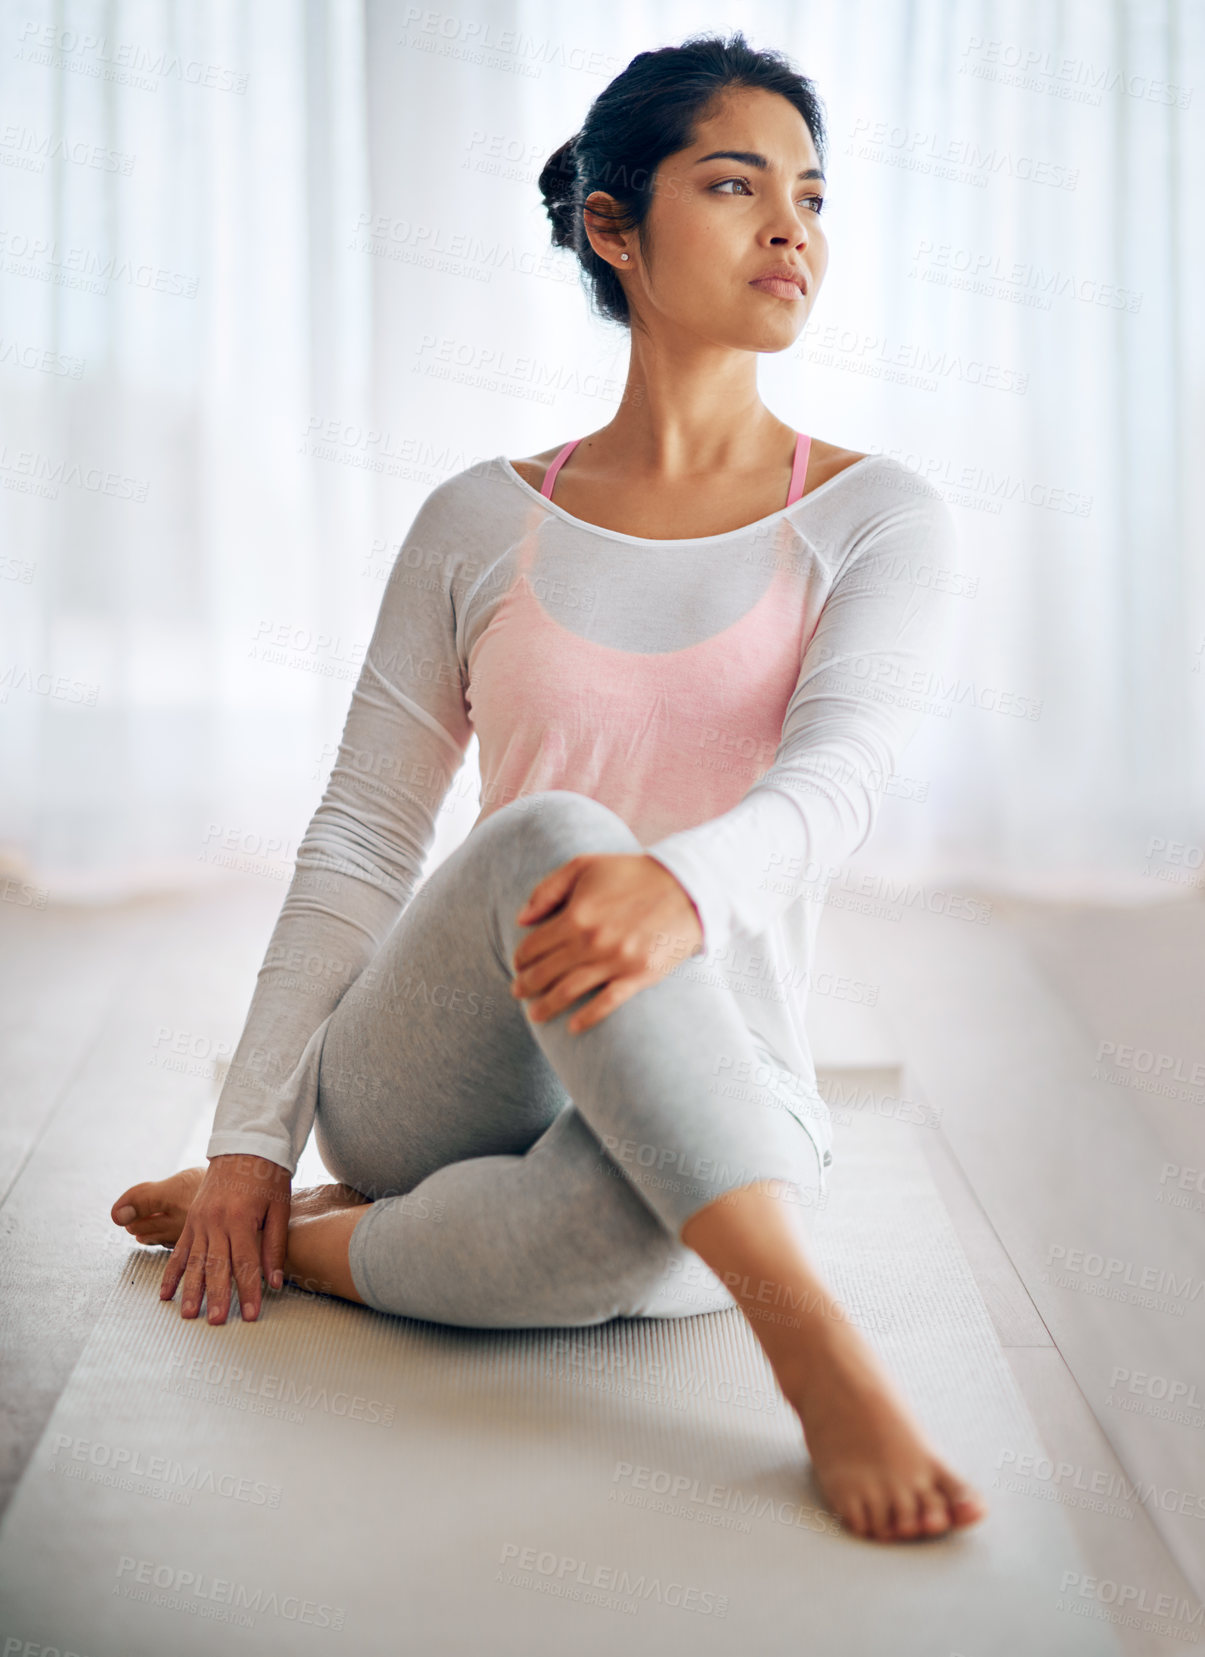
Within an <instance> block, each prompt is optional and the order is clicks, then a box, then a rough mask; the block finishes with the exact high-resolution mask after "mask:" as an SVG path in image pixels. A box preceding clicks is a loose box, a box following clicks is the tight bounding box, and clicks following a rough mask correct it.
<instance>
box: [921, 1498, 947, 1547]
mask: <svg viewBox="0 0 1205 1657" xmlns="http://www.w3.org/2000/svg"><path fill="white" fill-rule="evenodd" d="M920 1525H921V1532H922V1534H923V1535H925V1536H940V1535H941V1534H942V1532H943V1531H947V1530H949V1528H950V1513H949V1509H948V1508H947V1506H946V1499H945V1497H944V1496H943V1495H942V1493H941V1491H940V1490H926V1491H924V1492H923V1493H922V1495H921V1505H920Z"/></svg>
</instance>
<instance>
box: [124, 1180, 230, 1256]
mask: <svg viewBox="0 0 1205 1657" xmlns="http://www.w3.org/2000/svg"><path fill="white" fill-rule="evenodd" d="M205 1172H206V1170H205V1169H204V1168H181V1169H180V1172H179V1173H178V1174H170V1175H169V1176H168V1178H167V1179H150V1180H144V1181H143V1183H142V1184H141V1185H131V1186H130V1188H129V1189H128V1190H127V1191H123V1192H122V1193H121V1195H120V1197H118V1199H117V1201H116V1202H115V1203H114V1204H113V1207H112V1208H111V1209H110V1210H109V1213H110V1215H111V1217H112V1220H113V1224H114V1225H119V1226H124V1227H125V1229H126V1230H127V1231H128V1232H129V1234H130V1236H131V1237H136V1238H137V1239H138V1241H139V1242H140V1243H148V1244H155V1243H162V1244H163V1245H165V1246H166V1247H167V1248H174V1247H175V1245H176V1243H177V1241H178V1240H179V1237H180V1233H181V1232H182V1231H183V1230H184V1219H185V1216H186V1215H187V1213H188V1211H189V1209H190V1208H191V1207H192V1200H193V1198H194V1197H195V1196H196V1194H197V1191H198V1189H199V1187H200V1184H201V1181H202V1180H203V1179H204V1178H205Z"/></svg>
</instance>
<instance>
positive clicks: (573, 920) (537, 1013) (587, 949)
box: [511, 852, 703, 1035]
mask: <svg viewBox="0 0 1205 1657" xmlns="http://www.w3.org/2000/svg"><path fill="white" fill-rule="evenodd" d="M515 919H516V920H517V921H518V922H519V924H520V926H530V927H531V928H532V931H531V932H529V933H528V935H527V937H526V938H524V939H523V941H522V943H521V944H520V945H519V947H518V949H516V951H515V955H514V968H515V973H516V977H515V978H514V980H513V982H512V984H511V994H512V995H515V996H517V997H518V998H519V999H520V1000H524V1001H528V1000H530V1003H531V1004H530V1006H529V1008H528V1012H529V1013H530V1015H531V1017H532V1019H533V1020H534V1021H535V1022H536V1023H543V1021H544V1020H545V1019H549V1018H555V1017H556V1016H557V1014H558V1013H560V1012H563V1011H564V1009H565V1008H566V1007H568V1006H571V1005H572V1004H573V1002H575V1001H577V1000H579V999H580V998H581V997H582V996H583V995H586V994H587V993H588V992H589V991H590V990H593V989H595V988H596V987H598V986H601V988H599V993H598V994H597V995H596V996H594V997H593V999H592V1000H591V1001H590V1002H589V1003H588V1004H587V1005H586V1006H585V1007H583V1008H582V1009H581V1010H580V1011H579V1012H577V1013H575V1014H574V1015H573V1017H572V1018H571V1019H570V1021H569V1026H568V1028H569V1030H570V1031H571V1032H572V1033H573V1034H574V1035H577V1034H578V1032H579V1031H581V1030H588V1029H590V1027H591V1026H592V1025H595V1024H599V1023H601V1022H602V1020H603V1019H604V1018H606V1017H607V1015H608V1014H609V1013H613V1012H614V1011H615V1009H616V1007H620V1006H622V1005H623V1003H624V1002H625V1001H628V1000H630V999H631V997H632V996H634V995H636V994H637V993H638V992H639V991H640V990H643V989H647V988H648V986H649V985H650V984H655V983H657V982H658V980H659V979H661V978H665V977H667V976H668V975H669V974H670V973H671V972H672V971H673V970H674V968H675V967H676V966H678V965H679V964H680V963H681V962H682V961H684V960H685V959H686V958H687V956H689V955H693V954H694V953H695V951H696V950H697V948H698V946H699V944H700V943H701V942H702V941H703V927H702V924H701V922H700V920H699V917H698V914H697V913H696V911H695V906H694V904H693V903H692V902H691V900H690V898H689V897H687V895H686V891H685V888H684V887H683V886H682V884H681V883H680V882H679V880H678V878H677V876H676V875H672V874H671V873H670V872H669V870H668V869H667V868H666V867H665V865H664V864H663V863H658V862H657V860H656V858H655V857H650V856H648V855H647V853H644V852H635V853H627V852H591V853H586V854H584V855H583V856H581V857H573V858H570V860H569V862H568V863H563V864H562V865H561V867H560V868H559V869H554V870H553V871H552V873H551V874H550V875H545V877H544V879H543V880H541V881H540V882H539V884H538V885H537V886H536V887H535V888H534V889H533V891H532V893H531V896H530V897H529V898H528V900H527V902H526V904H525V905H524V906H523V908H522V909H520V911H519V913H518V915H517V916H516V917H515Z"/></svg>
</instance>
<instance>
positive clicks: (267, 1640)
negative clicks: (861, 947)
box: [0, 1111, 1118, 1657]
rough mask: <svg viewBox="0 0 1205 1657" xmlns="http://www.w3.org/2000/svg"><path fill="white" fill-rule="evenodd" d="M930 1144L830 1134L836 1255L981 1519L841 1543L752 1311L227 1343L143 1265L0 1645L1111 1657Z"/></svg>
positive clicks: (98, 1652)
mask: <svg viewBox="0 0 1205 1657" xmlns="http://www.w3.org/2000/svg"><path fill="white" fill-rule="evenodd" d="M927 1131H932V1130H931V1129H927V1128H923V1127H911V1128H909V1127H904V1126H903V1125H902V1124H901V1123H899V1122H898V1121H894V1122H892V1121H885V1120H880V1119H878V1118H877V1117H876V1116H874V1115H873V1114H870V1113H861V1112H858V1111H851V1112H849V1113H848V1117H847V1118H846V1119H842V1117H840V1116H839V1117H838V1121H837V1129H836V1154H837V1159H838V1160H837V1161H836V1163H835V1164H834V1169H833V1175H834V1179H833V1191H832V1194H831V1196H830V1199H829V1202H828V1205H827V1207H826V1209H825V1210H824V1212H823V1213H822V1215H821V1217H820V1224H819V1235H818V1243H817V1247H818V1251H819V1253H820V1256H821V1264H822V1266H823V1268H824V1270H825V1271H826V1273H827V1275H828V1278H829V1280H830V1281H831V1282H832V1284H833V1286H834V1287H835V1289H836V1291H837V1293H838V1294H839V1295H840V1296H841V1297H842V1299H843V1300H844V1302H845V1304H846V1305H848V1306H849V1307H850V1308H851V1309H853V1311H854V1314H855V1316H856V1319H857V1321H858V1322H859V1323H860V1324H861V1325H862V1327H863V1328H864V1329H865V1330H866V1332H867V1334H868V1336H869V1338H870V1339H871V1340H872V1342H873V1343H874V1344H875V1345H876V1346H877V1348H878V1349H879V1350H880V1351H881V1353H882V1354H883V1355H884V1357H885V1359H886V1360H887V1362H888V1363H889V1364H890V1366H891V1368H892V1370H893V1372H894V1373H895V1374H896V1375H897V1376H898V1378H899V1380H900V1381H901V1383H902V1385H903V1387H904V1388H905V1391H906V1393H907V1395H908V1396H909V1397H910V1398H911V1399H912V1400H913V1402H914V1404H915V1407H916V1409H917V1411H918V1413H919V1415H920V1417H921V1419H922V1420H923V1421H924V1423H925V1425H926V1427H927V1428H928V1430H929V1431H930V1432H931V1434H932V1435H933V1437H934V1438H935V1440H936V1442H937V1444H938V1446H939V1447H940V1449H941V1450H942V1451H943V1453H944V1454H945V1455H946V1456H947V1457H948V1458H949V1459H950V1460H951V1461H952V1463H953V1464H954V1465H955V1466H956V1467H957V1468H959V1469H961V1470H962V1471H963V1472H964V1473H966V1474H967V1475H968V1476H969V1477H970V1478H971V1479H972V1480H973V1481H974V1482H975V1483H977V1484H978V1486H979V1487H980V1488H981V1489H982V1490H983V1491H984V1493H985V1495H986V1496H987V1498H988V1500H989V1502H990V1504H991V1513H990V1515H989V1517H988V1518H987V1520H986V1521H984V1522H983V1523H982V1524H981V1525H979V1526H977V1527H974V1528H973V1529H971V1530H969V1531H965V1532H961V1533H958V1534H955V1535H952V1536H949V1537H946V1538H943V1539H940V1540H937V1541H930V1542H923V1543H917V1544H903V1545H901V1544H874V1543H867V1542H862V1541H859V1540H858V1539H856V1538H854V1537H851V1536H849V1535H848V1534H846V1533H844V1532H842V1531H841V1530H840V1529H839V1527H838V1525H837V1522H836V1521H835V1519H833V1518H832V1517H831V1516H829V1515H827V1514H826V1513H825V1512H824V1511H823V1507H822V1503H821V1497H820V1493H819V1491H818V1488H817V1487H816V1485H815V1483H814V1482H813V1480H812V1479H811V1477H810V1470H809V1468H808V1464H807V1459H806V1451H805V1449H804V1445H803V1437H802V1432H801V1429H800V1427H799V1424H798V1421H797V1419H796V1417H795V1416H794V1414H793V1413H792V1412H791V1411H790V1410H789V1408H788V1407H787V1406H786V1405H785V1403H783V1402H782V1400H781V1399H780V1397H779V1395H778V1393H777V1390H776V1388H775V1386H774V1383H773V1378H772V1376H771V1374H770V1371H769V1369H768V1367H767V1365H766V1363H765V1361H764V1359H763V1358H762V1355H761V1350H760V1348H759V1347H758V1346H757V1344H756V1342H755V1340H754V1338H753V1336H752V1334H751V1332H750V1331H749V1329H748V1326H747V1325H746V1323H745V1321H744V1319H743V1317H742V1315H741V1314H740V1313H739V1312H737V1311H735V1310H733V1311H726V1312H718V1313H712V1314H710V1315H706V1316H702V1317H695V1318H685V1319H665V1320H650V1321H645V1320H631V1321H617V1322H614V1323H612V1324H610V1325H606V1326H604V1327H602V1328H598V1329H592V1330H556V1329H552V1330H531V1331H505V1332H496V1333H495V1332H491V1331H478V1330H458V1329H449V1328H445V1327H440V1326H437V1325H432V1324H419V1323H411V1322H405V1321H401V1320H395V1319H391V1318H388V1317H385V1316H382V1315H380V1314H378V1313H375V1312H372V1311H369V1310H367V1309H365V1308H360V1307H356V1306H353V1305H350V1304H347V1303H344V1302H340V1301H337V1300H333V1299H329V1298H323V1297H310V1296H306V1295H304V1294H301V1293H297V1292H286V1293H284V1294H281V1295H276V1296H273V1297H270V1298H269V1299H268V1302H267V1305H266V1307H265V1311H264V1313H263V1315H262V1319H261V1321H260V1322H259V1323H258V1324H242V1323H240V1322H237V1321H236V1322H233V1323H230V1324H228V1325H226V1326H225V1327H219V1328H210V1327H209V1326H208V1325H207V1324H205V1323H202V1322H190V1323H185V1322H184V1321H183V1320H182V1319H181V1318H180V1316H179V1311H178V1306H177V1305H176V1304H171V1305H167V1304H164V1303H161V1302H160V1301H159V1299H158V1283H159V1279H160V1276H161V1272H162V1263H163V1260H164V1258H165V1256H164V1255H163V1254H162V1253H161V1252H159V1251H154V1252H149V1251H135V1252H132V1255H131V1259H130V1261H129V1263H128V1264H127V1266H126V1268H125V1270H124V1271H123V1273H122V1276H121V1280H120V1282H119V1283H118V1284H117V1286H116V1288H115V1290H114V1292H113V1295H112V1298H111V1300H110V1301H109V1304H108V1306H107V1307H106V1310H105V1313H104V1315H103V1317H102V1318H101V1320H100V1322H99V1324H98V1326H97V1328H96V1329H95V1332H94V1334H93V1335H92V1338H91V1339H90V1340H89V1342H88V1345H87V1347H86V1349H85V1351H84V1353H83V1356H82V1357H81V1359H80V1362H79V1364H78V1365H77V1367H76V1369H75V1371H74V1373H73V1374H72V1377H71V1379H70V1382H69V1384H68V1386H67V1387H66V1389H65V1391H64V1393H63V1395H62V1397H61V1399H60V1400H59V1403H58V1405H57V1407H56V1408H55V1410H54V1412H53V1415H52V1417H51V1419H50V1422H49V1424H48V1426H47V1428H46V1431H45V1433H44V1435H43V1437H42V1440H41V1442H40V1443H39V1445H38V1447H37V1449H36V1451H35V1453H34V1456H33V1458H32V1461H31V1463H30V1465H29V1467H28V1468H27V1469H26V1472H25V1475H24V1477H23V1479H22V1481H21V1484H20V1486H19V1488H18V1490H17V1493H16V1496H15V1498H14V1500H13V1502H12V1504H11V1507H10V1509H9V1511H8V1514H7V1516H6V1520H5V1524H4V1528H3V1531H2V1532H0V1606H2V1611H0V1652H11V1653H17V1652H19V1651H24V1650H25V1649H26V1648H25V1642H32V1646H31V1647H30V1648H29V1649H31V1650H33V1651H34V1652H36V1653H37V1657H43V1654H47V1657H48V1654H49V1653H51V1652H58V1653H60V1654H62V1657H66V1653H68V1652H74V1653H77V1654H79V1657H144V1654H145V1657H152V1654H154V1657H159V1654H161V1653H168V1652H170V1653H173V1654H177V1653H178V1654H180V1657H188V1654H192V1653H206V1654H208V1653H216V1652H222V1653H226V1652H235V1653H238V1652H248V1653H273V1654H277V1653H279V1654H282V1657H283V1654H286V1653H287V1654H289V1657H294V1654H298V1657H303V1654H305V1653H355V1657H375V1654H378V1653H380V1654H381V1657H384V1654H386V1653H388V1654H389V1657H397V1654H399V1653H403V1654H406V1653H415V1654H421V1657H442V1654H447V1657H466V1654H469V1653H472V1654H478V1653H480V1654H482V1657H511V1654H513V1657H545V1654H546V1657H564V1654H565V1653H569V1652H572V1653H574V1654H575V1657H589V1654H594V1653H598V1654H602V1653H607V1654H613V1653H616V1652H622V1653H623V1654H624V1657H643V1654H644V1653H649V1654H652V1653H654V1652H656V1653H658V1654H664V1653H677V1652H681V1653H687V1652H690V1653H711V1652H715V1653H721V1652H723V1653H731V1652H733V1651H737V1652H743V1651H748V1652H757V1653H759V1654H761V1657H777V1654H780V1653H781V1654H784V1657H785V1654H787V1653H790V1654H791V1657H800V1654H803V1653H807V1654H809V1657H811V1654H824V1657H828V1654H832V1657H883V1654H885V1653H890V1654H891V1657H1019V1654H1022V1653H1023V1654H1024V1657H1089V1654H1091V1657H1113V1654H1115V1653H1116V1652H1117V1651H1118V1646H1117V1645H1116V1643H1115V1639H1114V1635H1113V1633H1112V1631H1111V1629H1110V1628H1109V1626H1108V1623H1107V1621H1106V1620H1103V1617H1104V1607H1103V1606H1102V1605H1101V1603H1100V1599H1099V1592H1098V1590H1096V1589H1093V1590H1092V1592H1090V1593H1085V1592H1084V1585H1085V1583H1086V1582H1088V1581H1089V1580H1090V1573H1089V1572H1088V1567H1087V1566H1086V1565H1085V1563H1084V1561H1083V1559H1082V1558H1081V1557H1080V1555H1079V1553H1078V1551H1077V1549H1076V1546H1075V1544H1074V1541H1073V1539H1072V1537H1071V1535H1070V1533H1069V1531H1068V1528H1067V1525H1066V1522H1065V1518H1064V1515H1063V1514H1062V1513H1061V1512H1060V1511H1059V1508H1058V1506H1057V1504H1055V1503H1052V1502H1050V1501H1047V1500H1043V1499H1042V1492H1041V1490H1040V1488H1037V1489H1035V1487H1034V1481H1032V1480H1030V1481H1026V1480H1025V1479H1022V1478H1016V1477H1013V1476H1012V1474H1013V1473H1014V1472H1015V1471H1016V1470H1017V1469H1018V1468H1024V1467H1025V1466H1026V1462H1025V1459H1024V1458H1026V1457H1027V1456H1032V1457H1039V1456H1040V1455H1041V1446H1040V1444H1039V1442H1038V1439H1037V1436H1036V1433H1035V1430H1034V1428H1033V1425H1032V1423H1031V1421H1030V1418H1029V1416H1028V1413H1027V1411H1026V1409H1025V1407H1024V1404H1023V1403H1022V1401H1021V1399H1020V1397H1019V1395H1018V1393H1017V1390H1016V1387H1015V1385H1014V1382H1013V1380H1012V1375H1011V1372H1010V1370H1009V1369H1008V1366H1007V1364H1006V1361H1005V1359H1004V1356H1003V1354H1002V1353H1001V1351H1000V1348H999V1346H998V1344H997V1342H996V1338H995V1334H994V1331H993V1328H992V1325H991V1323H990V1321H989V1318H988V1316H987V1313H986V1311H985V1309H984V1306H983V1303H982V1301H981V1299H980V1297H979V1294H978V1291H977V1289H976V1287H975V1284H974V1281H973V1279H972V1277H971V1275H970V1271H969V1269H968V1267H967V1264H966V1261H965V1259H964V1257H963V1255H962V1252H961V1250H960V1248H959V1245H958V1242H957V1239H956V1237H955V1234H954V1232H953V1230H952V1228H951V1225H950V1222H949V1219H948V1217H947V1215H946V1212H945V1209H944V1207H943V1205H942V1203H941V1201H940V1199H939V1197H938V1196H937V1193H936V1191H935V1189H934V1187H933V1184H932V1181H931V1178H930V1175H929V1172H928V1168H927V1165H926V1163H925V1160H924V1158H923V1156H922V1154H921V1149H920V1145H919V1143H918V1138H917V1136H918V1135H919V1134H921V1133H924V1132H927ZM432 1223H439V1222H438V1221H437V1220H436V1219H435V1218H434V1217H433V1219H432ZM998 1478H999V1479H1001V1480H1002V1481H1003V1482H1002V1483H1000V1484H997V1479H998Z"/></svg>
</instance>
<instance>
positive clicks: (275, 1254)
mask: <svg viewBox="0 0 1205 1657" xmlns="http://www.w3.org/2000/svg"><path fill="white" fill-rule="evenodd" d="M291 1208H292V1196H291V1194H290V1192H288V1191H286V1192H285V1193H284V1196H283V1198H281V1199H279V1200H277V1201H275V1202H271V1203H269V1204H268V1217H267V1219H266V1220H265V1221H264V1229H263V1235H262V1237H261V1239H260V1250H259V1254H260V1263H261V1265H262V1267H263V1274H264V1278H265V1281H266V1282H267V1284H268V1287H269V1288H271V1289H283V1288H284V1281H285V1245H286V1244H287V1242H288V1240H289V1213H290V1210H291Z"/></svg>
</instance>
